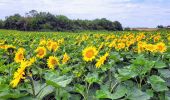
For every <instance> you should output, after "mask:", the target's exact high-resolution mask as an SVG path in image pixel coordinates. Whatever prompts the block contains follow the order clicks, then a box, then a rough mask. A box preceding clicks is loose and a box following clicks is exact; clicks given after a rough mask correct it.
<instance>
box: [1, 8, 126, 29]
mask: <svg viewBox="0 0 170 100" xmlns="http://www.w3.org/2000/svg"><path fill="white" fill-rule="evenodd" d="M0 28H1V29H14V30H22V31H79V30H108V31H121V30H123V28H122V25H121V23H120V22H118V21H114V22H112V21H110V20H107V19H106V18H102V19H95V20H80V19H77V20H71V19H69V18H67V17H66V16H63V15H53V14H51V13H49V12H38V11H36V10H31V11H29V12H28V13H26V14H25V16H21V15H20V14H14V15H12V16H8V17H6V18H5V20H0Z"/></svg>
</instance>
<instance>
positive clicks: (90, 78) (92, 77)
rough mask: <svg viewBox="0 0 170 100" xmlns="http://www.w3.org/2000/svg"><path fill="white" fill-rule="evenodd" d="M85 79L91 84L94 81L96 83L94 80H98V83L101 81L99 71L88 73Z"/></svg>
mask: <svg viewBox="0 0 170 100" xmlns="http://www.w3.org/2000/svg"><path fill="white" fill-rule="evenodd" d="M85 80H86V81H87V82H88V83H89V84H92V83H94V82H96V83H98V82H100V80H99V78H98V74H97V73H92V74H88V75H87V76H86V78H85Z"/></svg>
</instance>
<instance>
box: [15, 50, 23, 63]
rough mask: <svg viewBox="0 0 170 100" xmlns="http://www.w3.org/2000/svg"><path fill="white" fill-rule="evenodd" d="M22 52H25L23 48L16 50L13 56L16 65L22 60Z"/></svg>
mask: <svg viewBox="0 0 170 100" xmlns="http://www.w3.org/2000/svg"><path fill="white" fill-rule="evenodd" d="M24 52H25V49H24V48H19V49H18V51H17V52H16V54H15V58H14V60H15V62H16V63H20V62H22V61H23V60H24Z"/></svg>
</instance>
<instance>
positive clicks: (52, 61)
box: [47, 56, 59, 69]
mask: <svg viewBox="0 0 170 100" xmlns="http://www.w3.org/2000/svg"><path fill="white" fill-rule="evenodd" d="M47 65H48V67H49V68H50V69H54V68H55V66H57V65H59V60H58V58H57V57H54V56H50V57H49V58H48V60H47Z"/></svg>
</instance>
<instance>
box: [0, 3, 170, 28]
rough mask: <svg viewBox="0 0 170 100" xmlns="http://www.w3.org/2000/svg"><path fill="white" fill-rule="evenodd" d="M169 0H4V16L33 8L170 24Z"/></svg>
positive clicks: (137, 22)
mask: <svg viewBox="0 0 170 100" xmlns="http://www.w3.org/2000/svg"><path fill="white" fill-rule="evenodd" d="M168 1H169V0H0V12H1V14H0V19H4V18H5V16H9V15H12V14H14V13H19V14H21V15H24V14H25V13H26V12H28V11H30V10H33V9H34V10H37V11H46V12H51V13H53V14H56V15H66V16H67V17H69V18H71V19H95V18H107V19H109V20H112V21H115V20H118V21H120V22H121V23H122V25H123V26H124V27H127V26H129V27H156V26H157V25H160V24H161V25H169V24H170V17H169V16H170V6H169V5H170V3H169V2H168Z"/></svg>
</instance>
